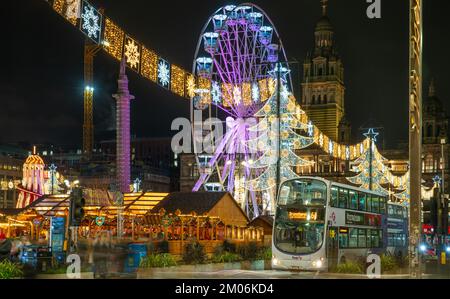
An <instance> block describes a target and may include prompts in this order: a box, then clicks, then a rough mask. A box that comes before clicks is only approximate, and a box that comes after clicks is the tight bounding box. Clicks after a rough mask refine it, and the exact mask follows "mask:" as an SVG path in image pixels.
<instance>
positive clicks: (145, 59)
mask: <svg viewBox="0 0 450 299" xmlns="http://www.w3.org/2000/svg"><path fill="white" fill-rule="evenodd" d="M83 6H89V7H94V6H93V5H92V4H90V3H89V2H88V1H86V0H84V1H83ZM52 8H53V9H54V10H55V11H56V12H58V13H59V14H60V15H62V16H63V17H64V18H65V19H66V20H67V21H68V22H69V23H71V24H72V25H73V26H77V25H78V18H79V17H80V15H81V13H80V9H81V0H71V1H68V0H54V1H53V5H52ZM96 12H98V11H97V10H96ZM98 16H99V18H98V20H99V22H100V23H101V24H96V25H98V26H99V28H101V29H103V30H101V29H100V30H99V31H100V32H102V39H100V43H101V44H102V46H103V49H104V50H105V51H106V52H107V53H108V54H110V55H111V56H112V57H114V58H115V59H117V60H121V59H122V57H123V56H125V57H126V59H127V64H128V66H129V67H130V68H131V69H133V70H135V71H136V72H138V73H140V74H141V75H142V76H143V77H145V78H147V79H148V80H150V81H152V82H156V83H158V82H161V81H164V83H166V79H168V80H169V84H165V85H168V86H163V87H166V88H169V86H170V90H171V91H172V92H173V93H175V94H177V95H179V96H182V97H185V98H187V99H192V98H194V97H195V96H196V90H198V89H201V90H204V89H207V90H208V91H210V90H211V87H212V86H213V85H212V82H211V81H210V80H209V79H207V78H200V77H196V76H194V75H193V74H190V73H189V72H188V71H186V70H183V69H182V68H181V67H178V66H176V65H174V64H170V63H167V65H168V67H169V78H166V77H167V74H166V73H165V74H161V73H160V70H161V68H160V67H159V63H160V62H161V61H166V62H167V60H165V59H163V58H161V57H160V56H158V55H157V54H156V52H154V51H152V50H150V49H148V48H146V47H145V46H142V45H141V43H139V42H138V41H136V39H134V38H132V37H131V36H129V35H128V34H126V33H125V32H124V30H122V29H121V28H120V27H119V26H118V25H116V24H115V23H114V22H112V21H111V19H109V18H108V17H106V16H103V15H102V14H101V13H98ZM83 33H84V34H85V35H86V36H88V35H87V34H88V33H87V32H85V31H83ZM161 75H164V76H161ZM160 77H163V78H164V79H165V80H158V78H160ZM160 85H161V84H160ZM182 86H183V87H182ZM197 86H198V87H199V88H197ZM221 89H222V98H223V106H224V107H229V103H231V101H233V100H235V99H234V96H233V94H236V92H235V91H236V90H240V98H241V99H240V100H242V101H243V102H244V103H250V102H251V100H252V98H254V97H255V96H252V93H254V91H253V89H255V88H252V86H251V85H250V84H248V83H244V85H243V86H240V87H238V88H237V89H236V88H235V86H232V85H231V84H222V86H221ZM257 89H259V98H260V101H261V102H264V101H267V100H268V99H269V98H271V96H272V95H273V94H274V93H275V91H276V80H274V79H273V78H267V79H263V80H260V81H258V82H257ZM255 90H256V89H255ZM290 97H291V98H293V99H294V103H295V98H294V97H293V96H292V95H290ZM211 101H212V96H211V92H203V93H202V99H201V103H202V104H210V103H211ZM294 107H295V110H296V111H297V113H296V114H297V120H298V121H300V122H301V123H303V124H311V121H310V119H309V118H308V116H307V115H306V113H304V112H303V110H302V109H301V107H300V106H299V105H298V104H295V106H294ZM291 110H292V109H291ZM310 133H311V135H312V136H314V142H315V143H316V144H317V145H319V147H320V148H322V150H324V152H326V153H328V154H329V155H330V156H332V157H334V158H337V159H341V160H347V161H351V160H354V159H358V158H359V157H361V156H362V154H363V153H364V152H365V151H367V149H368V146H369V143H370V142H369V141H368V140H364V141H362V142H360V143H358V144H355V145H344V144H339V143H335V142H334V141H332V140H331V139H330V138H329V137H328V136H326V135H324V134H323V133H322V132H321V131H320V129H319V128H318V127H316V126H315V125H313V124H312V125H311V129H310ZM388 180H389V182H390V183H392V184H393V185H394V186H397V187H400V186H405V185H407V178H406V177H405V176H400V177H399V176H394V175H392V174H391V173H390V172H388Z"/></svg>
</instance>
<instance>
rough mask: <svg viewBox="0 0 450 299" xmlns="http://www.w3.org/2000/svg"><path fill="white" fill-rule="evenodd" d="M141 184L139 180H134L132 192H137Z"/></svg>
mask: <svg viewBox="0 0 450 299" xmlns="http://www.w3.org/2000/svg"><path fill="white" fill-rule="evenodd" d="M141 183H142V180H141V179H139V178H136V179H135V180H134V192H139V190H140V187H141Z"/></svg>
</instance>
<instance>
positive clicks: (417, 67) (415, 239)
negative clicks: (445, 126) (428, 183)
mask: <svg viewBox="0 0 450 299" xmlns="http://www.w3.org/2000/svg"><path fill="white" fill-rule="evenodd" d="M409 3H410V6H409V74H408V76H409V98H408V104H409V165H410V169H409V171H410V180H409V185H410V209H409V273H410V277H411V278H420V277H421V275H422V270H421V256H420V254H419V251H418V246H419V242H420V240H421V231H422V225H421V224H422V219H421V216H422V198H421V191H422V190H421V183H422V182H421V181H422V170H421V166H422V163H421V159H422V30H423V22H422V0H410V2H409Z"/></svg>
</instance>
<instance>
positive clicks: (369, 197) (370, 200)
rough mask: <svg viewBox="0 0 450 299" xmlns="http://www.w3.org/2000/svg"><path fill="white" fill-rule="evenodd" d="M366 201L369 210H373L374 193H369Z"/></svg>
mask: <svg viewBox="0 0 450 299" xmlns="http://www.w3.org/2000/svg"><path fill="white" fill-rule="evenodd" d="M366 202H367V212H372V194H367V197H366Z"/></svg>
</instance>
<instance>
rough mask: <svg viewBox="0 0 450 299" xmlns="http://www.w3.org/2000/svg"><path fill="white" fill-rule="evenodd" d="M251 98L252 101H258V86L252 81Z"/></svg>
mask: <svg viewBox="0 0 450 299" xmlns="http://www.w3.org/2000/svg"><path fill="white" fill-rule="evenodd" d="M252 99H253V101H254V102H258V101H259V86H258V84H257V83H253V85H252Z"/></svg>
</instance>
